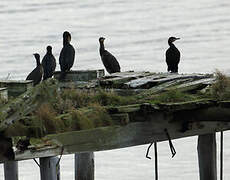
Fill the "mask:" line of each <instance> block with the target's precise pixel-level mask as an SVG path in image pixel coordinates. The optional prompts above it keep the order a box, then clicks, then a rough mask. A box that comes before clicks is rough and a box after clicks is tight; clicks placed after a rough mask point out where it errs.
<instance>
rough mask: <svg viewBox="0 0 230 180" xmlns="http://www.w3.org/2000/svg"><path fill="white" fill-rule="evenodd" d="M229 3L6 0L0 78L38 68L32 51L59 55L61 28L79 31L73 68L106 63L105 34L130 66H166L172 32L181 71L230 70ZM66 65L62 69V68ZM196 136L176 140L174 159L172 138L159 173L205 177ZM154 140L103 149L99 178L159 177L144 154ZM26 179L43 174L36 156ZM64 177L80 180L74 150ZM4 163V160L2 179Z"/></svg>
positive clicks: (26, 165) (23, 173) (0, 15)
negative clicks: (103, 58) (201, 172)
mask: <svg viewBox="0 0 230 180" xmlns="http://www.w3.org/2000/svg"><path fill="white" fill-rule="evenodd" d="M229 10H230V1H228V0H222V1H218V0H193V1H192V0H187V1H183V0H178V1H174V0H165V1H155V0H149V1H137V0H126V1H121V0H111V1H105V0H84V1H80V2H78V1H74V0H66V1H61V0H37V1H31V0H11V1H7V0H1V2H0V27H1V30H0V62H1V69H0V78H1V79H4V78H6V77H7V76H8V75H10V78H11V79H25V77H26V75H27V74H28V73H29V72H30V71H31V70H32V68H34V66H35V60H34V58H33V56H32V54H33V53H35V52H38V53H40V54H41V55H42V56H43V55H44V54H45V48H46V46H47V45H48V44H50V45H52V46H53V52H54V55H55V56H56V58H57V59H58V56H59V52H60V49H61V46H62V32H63V31H64V30H68V31H70V32H71V33H72V44H73V45H74V46H75V48H76V50H77V54H76V62H75V64H74V67H73V69H98V68H103V66H102V63H101V61H100V57H99V53H98V46H99V44H98V38H99V37H100V36H104V37H106V41H105V46H106V47H107V49H109V51H110V52H112V53H113V54H114V55H115V56H116V57H117V59H118V60H119V62H120V64H121V68H122V70H123V71H125V70H135V71H139V70H148V71H156V72H162V71H166V65H165V57H164V52H165V50H166V49H167V48H168V45H167V39H168V37H169V36H177V37H180V38H181V40H180V41H178V42H176V46H177V47H178V48H179V49H180V51H181V53H182V58H181V63H180V65H179V71H180V72H181V73H186V72H189V73H191V72H209V73H210V72H213V71H215V69H220V70H222V71H224V72H226V73H229V72H230V63H229V61H230V58H229V52H230V14H229ZM58 69H59V67H58ZM228 137H230V135H229V133H225V139H226V141H225V178H228V177H230V168H229V167H230V160H229V157H230V152H228V149H230V147H229V146H230V143H229V142H228V141H227V138H228ZM196 140H197V138H196V137H192V138H186V139H183V140H175V141H174V144H175V147H176V150H177V155H176V157H175V158H173V159H171V154H170V150H169V148H168V144H167V143H160V144H159V166H160V171H159V176H160V179H165V180H169V179H170V180H171V179H178V180H184V179H186V178H187V179H198V177H199V176H198V162H197V156H196ZM146 148H147V145H145V146H139V147H133V148H126V149H120V150H114V151H106V152H98V153H96V179H101V180H105V179H112V180H117V179H121V180H123V179H124V180H131V179H132V180H139V179H153V178H154V161H153V160H148V159H145V151H146ZM19 166H20V167H19V169H20V180H31V179H34V180H38V179H39V169H38V167H37V166H36V164H35V163H34V162H33V161H30V160H28V161H23V162H20V165H19ZM61 168H62V174H61V176H62V179H66V180H67V179H68V180H69V179H73V177H74V174H73V156H72V155H68V156H64V158H63V160H62V161H61ZM1 179H3V168H2V165H0V180H1Z"/></svg>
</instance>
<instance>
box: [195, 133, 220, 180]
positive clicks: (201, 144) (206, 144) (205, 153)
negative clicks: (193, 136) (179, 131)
mask: <svg viewBox="0 0 230 180" xmlns="http://www.w3.org/2000/svg"><path fill="white" fill-rule="evenodd" d="M197 150H198V158H199V170H200V180H207V179H208V180H217V168H216V134H215V133H213V134H205V135H199V136H198V146H197Z"/></svg>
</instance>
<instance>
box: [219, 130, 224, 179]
mask: <svg viewBox="0 0 230 180" xmlns="http://www.w3.org/2000/svg"><path fill="white" fill-rule="evenodd" d="M223 143H224V133H223V131H221V132H220V180H223V151H224V149H223V146H224V145H223Z"/></svg>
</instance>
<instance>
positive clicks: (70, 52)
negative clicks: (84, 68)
mask: <svg viewBox="0 0 230 180" xmlns="http://www.w3.org/2000/svg"><path fill="white" fill-rule="evenodd" d="M70 41H71V34H70V33H69V32H67V31H65V32H64V33H63V48H62V50H61V53H60V56H59V64H60V67H61V72H62V73H61V77H60V79H64V78H65V74H66V72H67V71H70V69H71V67H72V66H73V63H74V58H75V49H74V47H73V46H72V45H71V44H70Z"/></svg>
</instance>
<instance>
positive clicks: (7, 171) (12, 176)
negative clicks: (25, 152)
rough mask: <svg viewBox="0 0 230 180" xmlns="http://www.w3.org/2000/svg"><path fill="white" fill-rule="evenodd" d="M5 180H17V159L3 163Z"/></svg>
mask: <svg viewBox="0 0 230 180" xmlns="http://www.w3.org/2000/svg"><path fill="white" fill-rule="evenodd" d="M4 177H5V180H18V161H7V162H5V163H4Z"/></svg>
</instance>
